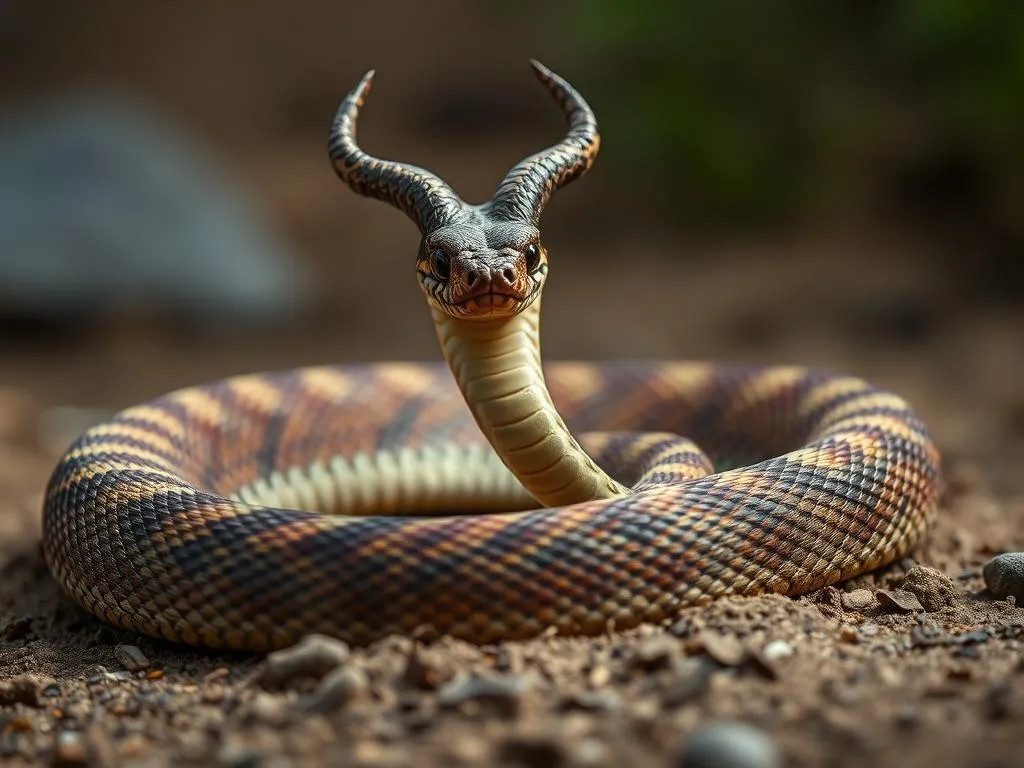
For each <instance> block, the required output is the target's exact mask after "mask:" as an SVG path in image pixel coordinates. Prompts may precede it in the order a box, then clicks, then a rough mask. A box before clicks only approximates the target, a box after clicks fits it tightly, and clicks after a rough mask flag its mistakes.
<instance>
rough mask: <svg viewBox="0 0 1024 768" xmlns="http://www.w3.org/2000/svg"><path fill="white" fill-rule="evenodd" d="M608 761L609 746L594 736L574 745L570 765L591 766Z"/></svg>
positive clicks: (577, 767)
mask: <svg viewBox="0 0 1024 768" xmlns="http://www.w3.org/2000/svg"><path fill="white" fill-rule="evenodd" d="M608 763H609V760H608V747H606V746H605V745H604V743H603V742H601V741H598V740H597V739H594V738H584V739H580V740H579V741H576V742H575V743H574V744H573V745H572V752H571V753H570V755H569V765H571V766H573V767H574V768H590V766H598V765H606V764H608Z"/></svg>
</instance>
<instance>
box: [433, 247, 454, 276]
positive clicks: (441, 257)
mask: <svg viewBox="0 0 1024 768" xmlns="http://www.w3.org/2000/svg"><path fill="white" fill-rule="evenodd" d="M430 267H431V269H433V270H434V274H435V275H436V276H437V277H438V278H439V279H441V280H447V279H448V278H449V277H450V276H451V273H452V263H451V260H450V259H449V258H448V254H447V253H445V252H444V251H443V250H441V249H440V248H438V249H437V250H436V251H434V252H433V253H431V254H430Z"/></svg>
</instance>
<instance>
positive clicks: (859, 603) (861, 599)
mask: <svg viewBox="0 0 1024 768" xmlns="http://www.w3.org/2000/svg"><path fill="white" fill-rule="evenodd" d="M839 599H840V602H841V603H842V606H843V608H845V609H846V610H848V611H854V612H857V613H859V612H861V611H864V610H867V609H868V608H870V607H871V606H873V605H874V604H875V596H874V595H873V594H871V590H870V589H853V590H850V591H849V592H842V593H840V597H839Z"/></svg>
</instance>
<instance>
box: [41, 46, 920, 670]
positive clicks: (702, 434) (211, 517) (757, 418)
mask: <svg viewBox="0 0 1024 768" xmlns="http://www.w3.org/2000/svg"><path fill="white" fill-rule="evenodd" d="M533 66H534V69H535V72H536V74H537V76H538V78H539V80H540V81H541V83H543V84H544V86H545V87H546V88H547V90H548V91H550V93H551V95H552V96H553V97H554V99H555V101H556V102H557V103H558V105H559V106H560V108H561V109H562V111H563V112H564V114H565V116H566V120H567V123H568V132H567V135H566V136H565V137H564V139H562V140H561V141H560V142H559V143H558V144H556V145H554V146H552V147H550V148H548V149H546V150H544V151H542V152H540V153H538V154H536V155H533V156H531V157H529V158H526V159H525V160H523V161H522V162H520V163H519V164H518V165H516V166H515V167H514V168H513V169H512V170H511V171H509V172H508V174H507V175H506V176H505V178H504V179H503V180H502V181H501V183H500V184H499V186H498V188H497V191H496V192H495V195H494V196H493V197H492V199H491V200H489V201H488V202H486V203H485V204H483V205H470V204H467V203H465V202H463V201H462V200H461V199H460V198H459V197H458V195H456V194H455V192H454V191H453V190H452V189H451V187H449V186H448V185H447V184H446V183H445V182H443V181H442V180H441V179H439V178H438V177H437V176H435V175H434V174H432V173H430V172H429V171H426V170H423V169H421V168H416V167H414V166H409V165H405V164H401V163H397V162H393V161H387V160H381V159H378V158H375V157H371V156H370V155H368V154H366V153H365V152H363V151H362V150H361V149H360V148H359V146H358V144H357V143H356V138H355V129H356V119H357V116H358V112H359V109H360V108H361V107H362V105H363V101H364V99H365V97H366V95H367V93H368V92H369V89H370V83H371V79H372V75H373V73H372V72H370V73H368V74H367V75H366V77H365V78H364V79H363V80H362V82H361V83H360V84H359V85H358V86H357V87H356V88H355V89H354V90H353V91H352V92H351V93H350V94H349V95H348V96H347V97H346V98H345V100H344V101H343V102H342V104H341V106H340V107H339V109H338V112H337V116H336V117H335V119H334V121H333V123H332V126H331V132H330V143H329V151H330V156H331V159H332V162H333V164H334V168H335V170H336V171H337V173H338V175H339V176H340V177H341V179H342V180H343V181H344V182H345V183H347V184H348V186H350V187H351V188H352V189H353V190H354V191H356V192H357V193H359V194H362V195H366V196H369V197H373V198H377V199H379V200H383V201H386V202H388V203H390V204H391V205H393V206H394V207H396V208H398V209H400V210H401V211H403V212H404V213H405V214H407V215H408V216H409V217H410V218H411V219H412V220H413V221H414V222H415V223H416V224H417V225H418V227H419V229H420V232H421V235H422V238H421V241H420V246H419V249H418V251H417V256H416V274H417V276H418V280H419V283H420V286H421V288H422V289H423V292H424V295H425V297H426V299H427V303H428V307H429V310H430V312H431V315H432V317H433V322H434V325H435V328H436V330H437V334H438V338H439V340H440V342H441V347H442V351H443V353H444V357H445V360H446V362H447V365H443V364H440V363H439V364H437V365H430V364H412V363H390V364H379V365H347V366H325V367H312V368H303V369H296V370H289V371H281V372H276V373H265V374H255V375H248V376H238V377H234V378H228V379H225V380H222V381H219V382H214V383H211V384H206V385H202V386H196V387H191V388H187V389H182V390H179V391H177V392H173V393H171V394H168V395H166V396H164V397H160V398H157V399H154V400H152V401H150V402H148V403H144V404H142V405H137V406H134V407H130V408H128V409H126V410H124V411H122V412H120V413H119V414H117V415H116V416H114V417H112V418H111V419H110V420H109V421H107V422H106V423H103V424H100V425H98V426H96V427H93V428H91V429H89V430H88V431H86V432H85V434H84V435H82V436H81V437H80V438H79V439H78V440H77V441H76V442H75V443H74V444H73V445H72V446H71V447H70V448H69V449H68V451H67V453H66V454H65V455H64V457H63V458H62V459H61V461H60V462H59V464H58V466H57V467H56V469H55V470H54V473H53V476H52V478H51V480H50V482H49V485H48V487H47V491H46V495H45V501H44V510H43V531H44V533H43V545H44V553H45V558H46V561H47V563H48V565H49V567H50V569H51V571H52V573H53V575H54V576H55V577H56V579H57V581H58V582H59V583H60V584H61V585H62V587H63V588H64V590H66V592H67V593H68V594H70V596H71V597H72V598H73V599H74V600H75V601H76V602H77V603H79V604H80V605H81V606H83V607H84V608H85V609H86V610H88V611H90V612H91V613H93V614H95V615H96V616H98V617H100V618H101V619H104V620H106V621H108V622H111V623H113V624H115V625H118V626H120V627H124V628H128V629H131V630H136V631H138V632H142V633H146V634H149V635H153V636H156V637H163V638H167V639H170V640H174V641H179V642H184V643H190V644H197V645H205V646H211V647H220V648H237V649H250V650H257V651H266V650H269V649H273V648H279V647H283V646H287V645H289V644H292V643H294V642H296V641H297V640H298V639H299V638H300V637H301V636H302V635H304V634H306V633H310V632H322V633H326V634H329V635H333V636H336V637H339V638H341V639H344V640H346V641H349V642H352V643H360V644H363V643H368V642H372V641H373V640H375V639H377V638H380V637H382V636H385V635H387V634H392V633H403V634H413V633H420V635H421V636H422V635H423V634H424V633H427V634H430V633H434V634H436V635H443V634H449V635H452V636H455V637H458V638H463V639H465V640H468V641H471V642H477V643H490V642H495V641H500V640H507V639H522V638H528V637H531V636H535V635H538V634H540V633H543V632H545V631H556V632H557V633H559V634H564V635H588V634H589V635H593V634H597V633H601V632H605V631H608V630H609V628H616V629H624V628H628V627H633V626H636V625H638V624H640V623H642V622H650V623H659V622H664V621H667V620H671V619H672V617H674V616H676V615H678V613H679V611H680V610H681V609H682V608H684V607H686V606H692V605H697V604H702V603H705V602H707V601H709V600H712V599H714V598H717V597H719V596H723V595H754V594H761V593H784V594H789V595H795V594H801V593H806V592H808V591H811V590H814V589H817V588H820V587H822V586H824V585H828V584H833V583H835V582H838V581H840V580H842V579H845V578H848V577H851V576H853V575H855V574H859V573H863V572H865V571H867V570H870V569H873V568H876V567H878V566H881V565H883V564H885V563H888V562H891V561H893V560H895V559H896V558H899V557H901V556H902V555H903V554H905V553H906V552H907V551H908V550H910V549H911V548H912V547H913V546H914V545H915V544H916V543H917V542H918V541H919V540H920V538H921V537H922V535H923V534H924V532H925V531H926V529H927V526H928V523H929V521H930V519H931V518H932V517H933V515H934V514H935V511H936V507H937V503H938V494H939V486H940V480H939V456H938V453H937V451H936V448H935V446H934V445H933V443H932V441H931V440H930V438H929V437H928V434H927V432H926V429H925V427H924V425H923V424H922V423H921V421H920V420H919V419H918V417H917V416H916V415H915V414H914V413H913V411H912V410H911V409H910V407H909V406H908V405H907V404H906V403H905V402H904V401H903V400H902V399H901V398H899V397H897V396H896V395H893V394H891V393H889V392H885V391H882V390H879V389H876V388H874V387H872V386H871V385H869V384H867V383H865V382H863V381H861V380H859V379H855V378H850V377H844V376H834V375H829V374H826V373H822V372H816V371H811V370H806V369H802V368H796V367H781V366H780V367H748V366H741V365H723V364H715V363H674V362H621V363H611V364H605V365H594V364H587V363H558V364H553V365H545V364H542V362H541V357H540V352H539V349H540V347H539V335H538V324H539V319H540V293H541V288H542V286H543V283H544V281H545V278H546V276H547V272H548V253H547V250H546V249H545V247H544V246H543V244H542V243H541V240H540V233H539V230H538V222H539V219H540V214H541V211H542V210H543V208H544V205H545V203H546V202H547V200H548V199H549V197H550V195H551V194H552V192H553V191H554V190H555V189H557V188H558V187H560V186H562V185H564V184H566V183H568V182H570V181H572V180H573V179H575V178H577V177H579V176H580V175H581V174H583V173H584V172H586V171H587V170H588V169H589V167H590V165H591V164H592V162H593V160H594V157H595V155H596V154H597V150H598V146H599V136H598V132H597V123H596V120H595V118H594V115H593V113H592V111H591V110H590V108H589V107H588V105H587V104H586V102H585V101H584V99H583V98H582V97H581V96H580V94H579V93H578V92H577V91H576V90H575V89H573V87H572V86H571V85H569V83H567V82H566V81H565V80H563V79H562V78H560V77H559V76H557V75H555V74H554V73H552V72H551V71H550V70H548V69H546V68H545V67H543V66H542V65H540V64H539V63H537V62H533ZM467 406H468V407H467ZM691 441H692V442H691ZM698 446H699V447H698ZM552 628H554V629H553V630H552Z"/></svg>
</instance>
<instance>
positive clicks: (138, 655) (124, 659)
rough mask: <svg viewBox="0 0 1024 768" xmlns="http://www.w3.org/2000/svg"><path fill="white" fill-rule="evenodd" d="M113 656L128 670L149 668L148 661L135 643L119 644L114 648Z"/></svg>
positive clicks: (135, 670) (136, 670)
mask: <svg viewBox="0 0 1024 768" xmlns="http://www.w3.org/2000/svg"><path fill="white" fill-rule="evenodd" d="M114 657H115V658H116V659H117V661H118V663H119V664H120V665H121V666H122V667H124V668H125V669H127V670H128V671H129V672H138V671H139V670H142V669H149V666H150V661H149V659H147V658H146V654H144V653H143V652H142V650H141V649H140V648H139V647H138V646H137V645H119V646H117V647H116V648H115V649H114Z"/></svg>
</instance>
